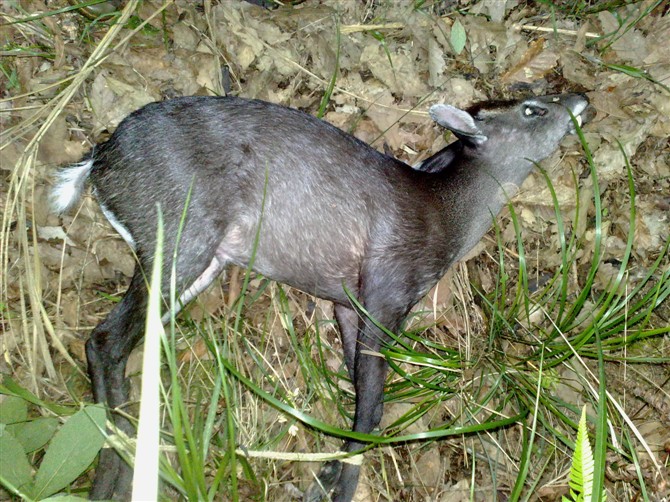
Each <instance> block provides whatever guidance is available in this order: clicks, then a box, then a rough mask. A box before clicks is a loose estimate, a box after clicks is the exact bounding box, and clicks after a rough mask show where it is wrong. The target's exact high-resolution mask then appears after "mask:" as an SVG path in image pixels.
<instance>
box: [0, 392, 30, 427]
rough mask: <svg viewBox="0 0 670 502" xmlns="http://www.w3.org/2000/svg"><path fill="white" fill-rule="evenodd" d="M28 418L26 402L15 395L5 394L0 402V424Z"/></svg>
mask: <svg viewBox="0 0 670 502" xmlns="http://www.w3.org/2000/svg"><path fill="white" fill-rule="evenodd" d="M27 419H28V403H26V402H25V401H24V400H23V399H21V398H20V397H16V396H5V398H4V399H3V400H2V402H0V424H14V423H17V422H25V421H26V420H27Z"/></svg>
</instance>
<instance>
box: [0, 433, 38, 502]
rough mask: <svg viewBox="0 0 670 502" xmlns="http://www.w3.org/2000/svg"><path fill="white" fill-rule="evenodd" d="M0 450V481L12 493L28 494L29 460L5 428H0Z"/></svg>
mask: <svg viewBox="0 0 670 502" xmlns="http://www.w3.org/2000/svg"><path fill="white" fill-rule="evenodd" d="M0 452H2V453H0V483H1V484H2V485H3V486H4V487H5V488H6V489H7V491H9V492H11V493H13V494H22V495H24V496H25V495H26V494H30V493H31V492H32V487H31V482H32V480H33V475H32V468H31V467H30V462H28V457H27V456H26V452H25V451H24V450H23V446H22V445H21V443H19V441H18V440H17V439H16V438H15V437H14V436H13V435H12V434H11V433H10V432H8V431H7V430H2V429H0Z"/></svg>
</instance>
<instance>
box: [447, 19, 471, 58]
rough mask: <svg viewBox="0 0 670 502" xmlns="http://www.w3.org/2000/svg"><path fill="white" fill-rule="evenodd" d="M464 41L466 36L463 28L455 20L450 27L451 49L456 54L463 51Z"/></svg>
mask: <svg viewBox="0 0 670 502" xmlns="http://www.w3.org/2000/svg"><path fill="white" fill-rule="evenodd" d="M466 40H467V36H466V34H465V28H463V25H462V24H461V22H460V21H459V20H458V19H457V20H456V21H454V24H453V26H452V27H451V36H450V40H449V41H450V42H451V47H452V49H454V52H455V53H456V54H460V53H461V52H463V49H465V41H466Z"/></svg>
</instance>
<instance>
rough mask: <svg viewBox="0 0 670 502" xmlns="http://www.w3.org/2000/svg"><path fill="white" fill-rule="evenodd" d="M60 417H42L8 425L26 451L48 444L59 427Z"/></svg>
mask: <svg viewBox="0 0 670 502" xmlns="http://www.w3.org/2000/svg"><path fill="white" fill-rule="evenodd" d="M58 424H59V422H58V419H57V418H53V417H42V418H36V419H35V420H30V421H28V422H23V423H18V424H12V425H8V426H7V430H8V431H10V432H11V433H12V434H13V435H14V437H16V439H17V440H18V441H19V442H20V443H21V444H22V445H23V449H24V450H25V452H26V453H30V452H33V451H35V450H38V449H40V448H41V447H42V446H44V445H45V444H47V443H48V442H49V440H50V439H51V438H52V437H53V435H54V433H55V432H56V429H58Z"/></svg>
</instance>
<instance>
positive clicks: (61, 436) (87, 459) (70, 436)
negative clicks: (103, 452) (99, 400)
mask: <svg viewBox="0 0 670 502" xmlns="http://www.w3.org/2000/svg"><path fill="white" fill-rule="evenodd" d="M106 418H107V417H106V413H105V409H104V408H103V407H102V406H100V405H91V406H86V407H85V408H84V409H83V410H80V411H78V412H77V413H75V414H74V415H72V416H71V417H70V418H69V419H68V420H67V422H65V424H64V425H63V427H61V428H60V430H59V431H58V432H57V433H56V435H55V436H54V438H53V440H52V441H51V444H50V445H49V448H48V449H47V452H46V454H45V455H44V460H43V461H42V465H40V469H39V471H38V472H37V476H36V477H35V492H34V493H35V497H36V498H40V499H41V498H44V497H48V496H49V495H52V494H54V493H56V492H58V491H59V490H62V489H63V488H65V487H66V486H68V485H69V484H70V483H71V482H72V481H74V480H75V479H77V477H79V475H81V473H83V472H84V470H86V468H87V467H88V466H89V465H90V464H91V462H93V459H94V458H95V456H96V455H97V454H98V452H99V451H100V448H102V445H103V444H104V442H105V436H104V433H103V431H104V430H105V420H106Z"/></svg>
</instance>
